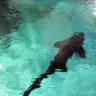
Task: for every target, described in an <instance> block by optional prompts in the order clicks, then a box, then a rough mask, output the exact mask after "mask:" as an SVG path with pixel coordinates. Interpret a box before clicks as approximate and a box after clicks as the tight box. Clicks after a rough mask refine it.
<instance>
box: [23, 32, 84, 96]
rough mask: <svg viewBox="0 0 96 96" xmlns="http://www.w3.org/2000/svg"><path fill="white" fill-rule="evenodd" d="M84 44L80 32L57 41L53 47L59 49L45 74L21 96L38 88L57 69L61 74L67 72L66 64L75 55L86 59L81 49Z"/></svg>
mask: <svg viewBox="0 0 96 96" xmlns="http://www.w3.org/2000/svg"><path fill="white" fill-rule="evenodd" d="M83 43H84V33H83V32H80V33H78V34H74V35H73V36H72V37H70V38H69V39H67V40H64V41H59V42H56V43H55V44H54V46H55V47H57V48H59V51H58V53H57V54H56V56H55V57H54V59H53V60H52V61H51V62H50V66H49V67H48V69H47V70H46V72H45V73H43V74H41V75H40V77H38V78H36V80H35V81H34V82H33V84H32V85H31V86H30V87H29V88H28V89H27V90H26V91H25V92H24V94H23V96H28V95H29V94H30V92H31V91H32V90H34V89H36V88H40V87H41V86H40V84H41V81H42V80H43V79H44V78H47V77H48V75H51V74H54V72H55V71H57V69H59V70H60V71H61V72H67V66H66V63H67V61H68V59H69V58H71V57H72V55H73V54H74V53H75V54H76V55H78V56H79V57H80V58H85V57H86V52H85V50H84V48H83V46H82V45H83Z"/></svg>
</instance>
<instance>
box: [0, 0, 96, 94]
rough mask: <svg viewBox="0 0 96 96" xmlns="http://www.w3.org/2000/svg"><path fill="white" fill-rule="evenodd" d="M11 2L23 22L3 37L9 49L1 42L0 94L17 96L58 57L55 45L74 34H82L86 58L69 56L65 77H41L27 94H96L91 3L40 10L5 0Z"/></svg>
mask: <svg viewBox="0 0 96 96" xmlns="http://www.w3.org/2000/svg"><path fill="white" fill-rule="evenodd" d="M21 1H22V0H21ZM37 1H38V2H40V0H37ZM24 2H25V3H24ZM26 2H27V3H28V2H29V3H28V4H26ZM34 2H35V1H34ZM74 2H75V3H74ZM31 3H32V4H33V5H32V4H31ZM10 4H11V5H13V6H14V7H16V8H17V9H18V10H20V12H21V13H22V17H23V21H22V24H20V25H19V29H18V30H16V31H13V32H12V33H10V34H8V36H9V38H10V39H11V40H10V44H9V45H10V46H9V47H8V48H4V47H2V46H3V45H4V44H6V43H3V40H2V41H0V43H1V45H0V96H22V94H23V93H24V91H25V90H26V89H27V88H28V87H29V85H31V84H32V82H33V81H34V80H35V78H37V77H38V76H39V75H40V74H41V73H43V72H44V71H45V70H46V69H47V68H48V66H49V64H50V61H51V60H52V59H53V58H54V56H55V54H56V53H57V51H58V49H56V48H54V47H53V44H54V42H56V41H58V40H64V39H66V38H68V37H70V36H72V34H73V33H74V32H84V33H85V42H84V47H85V49H86V52H87V54H86V55H87V57H86V59H79V58H78V57H75V56H73V57H72V58H71V59H70V60H69V61H68V64H67V66H68V72H67V73H62V72H56V73H55V74H53V75H51V76H49V77H48V78H47V79H44V80H43V81H42V84H41V87H40V88H39V89H36V90H34V91H32V92H31V94H30V96H96V83H95V82H96V64H95V63H96V59H95V57H96V47H95V45H96V28H95V25H96V13H95V11H96V9H95V2H94V3H93V2H89V3H88V2H86V3H85V2H82V1H81V2H77V1H73V2H70V1H68V2H67V1H60V2H53V3H51V4H50V2H49V3H47V4H46V6H45V5H44V4H43V3H41V4H40V5H37V4H39V3H36V2H35V4H34V3H33V2H32V1H31V0H29V1H26V0H25V1H22V2H20V1H19V0H17V1H16V2H15V0H13V1H11V0H10ZM49 9H50V10H49ZM34 10H35V11H34Z"/></svg>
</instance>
